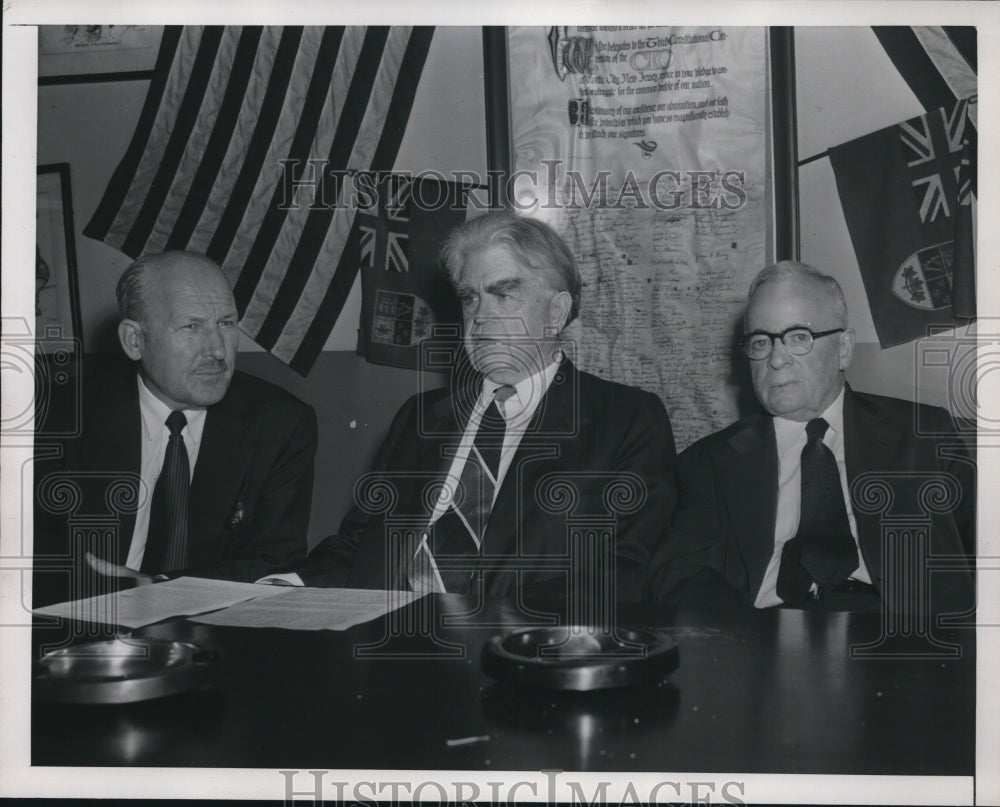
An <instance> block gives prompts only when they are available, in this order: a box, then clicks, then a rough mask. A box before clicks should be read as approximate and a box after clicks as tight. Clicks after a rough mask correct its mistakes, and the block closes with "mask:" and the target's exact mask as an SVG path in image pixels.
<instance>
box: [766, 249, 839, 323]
mask: <svg viewBox="0 0 1000 807" xmlns="http://www.w3.org/2000/svg"><path fill="white" fill-rule="evenodd" d="M781 280H791V281H795V282H798V283H806V284H809V285H811V286H813V287H814V288H816V289H818V290H819V291H820V292H822V293H823V294H825V295H826V297H827V298H828V300H829V301H830V309H831V310H832V311H833V313H834V315H835V316H836V317H837V320H838V321H839V322H841V323H842V324H843V326H844V327H845V328H846V327H847V300H846V299H845V298H844V290H843V289H842V288H841V287H840V284H839V283H838V282H837V281H836V279H835V278H833V277H830V275H827V274H824V273H823V272H821V271H819V269H817V268H816V267H815V266H810V265H809V264H807V263H801V262H799V261H778V262H777V263H773V264H771V265H770V266H765V267H764V268H763V269H761V270H760V271H759V272H758V273H757V276H756V277H755V278H754V279H753V280H752V281H751V282H750V291H749V293H748V294H747V309H749V308H750V303H752V302H753V298H754V295H755V294H756V293H757V291H758V290H759V289H760V288H761V286H765V285H767V284H768V283H774V282H777V281H781Z"/></svg>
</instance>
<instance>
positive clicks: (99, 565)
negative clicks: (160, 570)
mask: <svg viewBox="0 0 1000 807" xmlns="http://www.w3.org/2000/svg"><path fill="white" fill-rule="evenodd" d="M87 564H88V565H89V566H90V568H91V569H93V570H94V571H95V572H97V573H98V574H103V575H104V576H105V577H118V578H123V579H128V580H132V581H134V584H135V585H137V586H146V585H149V584H150V583H152V582H154V580H153V578H152V576H151V575H148V574H143V573H142V572H137V571H135V569H129V568H128V567H127V566H119V565H118V564H117V563H111V562H110V561H107V560H104V558H99V557H97V556H96V555H94V554H93V553H92V552H88V553H87Z"/></svg>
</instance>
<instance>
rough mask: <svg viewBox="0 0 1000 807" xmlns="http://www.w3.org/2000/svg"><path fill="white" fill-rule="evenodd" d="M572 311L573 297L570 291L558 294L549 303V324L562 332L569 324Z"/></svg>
mask: <svg viewBox="0 0 1000 807" xmlns="http://www.w3.org/2000/svg"><path fill="white" fill-rule="evenodd" d="M572 310H573V297H572V295H570V293H569V292H568V291H560V292H557V293H556V295H555V296H554V297H553V298H552V299H551V300H550V301H549V322H550V323H551V324H552V325H555V326H556V328H558V329H559V330H560V331H561V330H562V329H563V328H565V327H566V326H567V325H568V324H569V314H570V311H572Z"/></svg>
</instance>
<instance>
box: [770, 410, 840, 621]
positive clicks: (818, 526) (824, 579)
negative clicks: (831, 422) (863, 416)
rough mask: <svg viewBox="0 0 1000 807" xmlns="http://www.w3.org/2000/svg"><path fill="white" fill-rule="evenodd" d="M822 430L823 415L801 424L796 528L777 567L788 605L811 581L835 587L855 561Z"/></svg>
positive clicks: (836, 475) (803, 593)
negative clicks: (803, 438)
mask: <svg viewBox="0 0 1000 807" xmlns="http://www.w3.org/2000/svg"><path fill="white" fill-rule="evenodd" d="M826 429H827V422H826V421H825V420H823V418H816V419H815V420H810V421H809V423H808V425H807V426H806V438H807V439H806V444H805V447H804V448H803V449H802V501H801V505H800V513H801V515H800V516H799V530H798V532H797V533H796V535H795V537H794V538H793V539H792V540H790V541H788V542H787V543H786V544H785V547H784V549H783V550H782V552H781V565H780V567H779V569H778V585H777V593H778V596H779V597H781V599H782V600H784V602H785V603H787V604H788V605H799V604H800V603H802V601H803V600H805V598H806V596H807V595H808V594H809V590H810V588H811V587H812V584H813V582H815V583H816V584H817V585H818V586H819V588H820V590H821V591H830V590H832V589H834V588H836V587H837V586H838V585H840V584H841V583H843V582H844V581H845V580H846V579H847V578H848V577H849V576H850V574H851V573H852V572H853V571H854V570H855V569H857V568H858V565H859V562H858V549H857V546H856V544H855V543H854V537H853V536H852V535H851V526H850V523H849V522H848V520H847V508H846V507H845V505H844V492H843V488H842V487H841V485H840V471H839V470H838V469H837V460H836V458H835V457H834V456H833V452H832V451H830V449H829V448H827V446H826V445H825V444H824V443H823V435H824V434H825V433H826Z"/></svg>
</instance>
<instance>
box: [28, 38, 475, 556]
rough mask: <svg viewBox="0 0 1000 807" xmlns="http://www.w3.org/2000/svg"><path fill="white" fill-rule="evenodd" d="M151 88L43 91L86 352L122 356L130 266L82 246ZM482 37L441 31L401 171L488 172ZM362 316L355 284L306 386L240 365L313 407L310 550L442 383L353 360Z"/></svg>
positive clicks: (253, 348) (46, 133) (43, 141)
mask: <svg viewBox="0 0 1000 807" xmlns="http://www.w3.org/2000/svg"><path fill="white" fill-rule="evenodd" d="M147 86H148V83H147V82H144V81H129V82H115V83H101V84H71V85H54V86H44V87H40V88H39V91H38V164H39V165H42V164H46V163H56V162H68V163H69V164H70V172H71V183H72V191H73V208H74V213H75V216H74V219H75V227H76V233H77V237H76V246H77V261H78V272H79V281H80V308H81V315H82V318H83V338H84V346H85V349H86V351H87V352H88V353H104V352H107V353H117V352H118V350H119V348H118V344H117V337H116V335H115V329H114V326H115V324H116V321H117V320H116V317H115V295H114V289H115V283H116V282H117V280H118V276H119V275H120V274H121V272H122V270H123V269H124V268H125V267H126V266H127V265H128V264H129V262H130V259H129V258H128V257H127V256H125V255H123V254H122V253H120V252H118V251H117V250H115V249H112V248H111V247H108V246H106V245H104V244H103V243H100V242H97V241H94V240H92V239H90V238H85V237H83V235H81V233H80V231H81V230H82V229H83V227H84V226H85V225H86V223H87V221H88V220H89V218H90V216H91V215H92V213H93V211H94V209H95V208H96V207H97V204H98V203H99V202H100V199H101V196H102V195H103V193H104V189H105V187H106V186H107V183H108V180H109V179H110V177H111V174H112V172H113V171H114V169H115V167H116V166H117V164H118V161H119V160H120V159H121V156H122V155H123V154H124V152H125V149H126V148H127V147H128V143H129V140H130V138H131V135H132V132H133V130H134V128H135V125H136V122H137V120H138V118H139V114H140V112H141V111H142V104H143V101H144V100H145V97H146V89H147ZM484 121H485V111H484V106H483V66H482V34H481V30H480V29H479V28H473V27H439V28H438V29H437V30H436V31H435V34H434V39H433V42H432V44H431V49H430V52H429V53H428V57H427V64H426V66H425V68H424V73H423V75H422V76H421V81H420V85H419V87H418V90H417V96H416V98H415V101H414V106H413V113H412V116H411V118H410V122H409V126H408V128H407V131H406V135H405V136H404V138H403V142H402V144H401V147H400V153H399V157H398V159H397V162H396V166H395V168H396V170H398V171H410V172H413V173H414V174H416V173H420V172H424V171H439V172H442V173H445V172H448V171H450V170H452V169H465V170H469V171H475V172H477V173H479V174H481V175H483V176H485V174H486V144H485V123H484ZM360 311H361V289H360V282H356V283H355V285H354V288H353V289H352V291H351V294H350V297H349V298H348V300H347V303H346V304H345V306H344V310H343V312H342V314H341V316H340V319H339V320H338V322H337V325H336V327H335V328H334V330H333V332H332V334H331V335H330V338H329V339H328V340H327V343H326V345H325V347H324V352H323V353H322V354H321V356H320V357H319V359H318V360H317V362H316V365H315V366H314V368H313V370H312V371H311V372H310V374H309V376H308V377H307V378H302V377H301V376H299V375H298V374H297V373H295V372H293V371H292V370H290V369H289V368H288V367H286V366H285V365H283V364H281V363H280V362H279V361H278V360H276V359H274V358H273V357H271V356H270V354H268V353H266V352H264V351H263V350H262V349H261V348H260V347H259V346H257V345H256V344H254V343H253V342H252V341H251V340H250V339H249V338H248V337H246V336H245V335H244V336H243V337H242V341H241V345H240V351H241V355H240V360H239V366H240V368H241V369H243V370H246V371H247V372H251V373H253V374H255V375H258V376H261V377H262V378H267V379H268V380H271V381H275V382H276V383H279V384H281V385H282V386H284V387H286V388H287V389H289V390H290V391H291V392H293V393H294V394H296V395H298V396H299V397H300V398H302V399H303V400H305V401H306V402H308V403H310V404H312V405H313V406H314V407H315V408H316V412H317V416H318V418H319V429H320V449H319V454H318V457H317V465H316V485H315V490H314V496H313V513H312V521H311V525H310V540H311V542H312V543H315V542H316V541H318V540H319V539H320V538H321V537H322V536H324V535H327V534H329V533H331V532H333V531H335V530H336V528H337V525H339V523H340V519H341V517H342V516H343V514H344V513H345V512H346V510H347V508H348V507H349V505H350V501H351V495H352V490H353V486H354V482H355V481H356V479H357V478H358V476H360V475H361V474H362V473H364V472H365V471H366V470H368V468H369V467H370V464H371V461H372V458H373V456H374V453H375V451H376V449H377V447H378V444H379V443H380V442H381V440H382V438H383V437H384V435H385V432H386V430H387V429H388V426H389V422H390V420H391V418H392V415H393V414H394V413H395V411H396V410H397V409H398V408H399V406H400V405H401V404H402V402H403V401H404V400H405V399H406V398H408V397H409V396H410V395H412V394H413V393H415V392H417V391H418V390H419V389H420V388H421V387H426V388H432V387H437V386H440V385H441V384H443V383H444V381H445V379H444V378H443V377H441V376H438V375H428V376H427V377H425V378H423V379H422V378H420V377H419V375H418V374H417V373H414V372H412V371H409V370H399V369H395V368H391V367H380V366H377V365H372V364H368V363H367V362H365V361H363V360H360V359H358V358H357V357H356V356H355V355H354V349H355V345H356V342H357V328H358V321H359V316H360Z"/></svg>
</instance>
